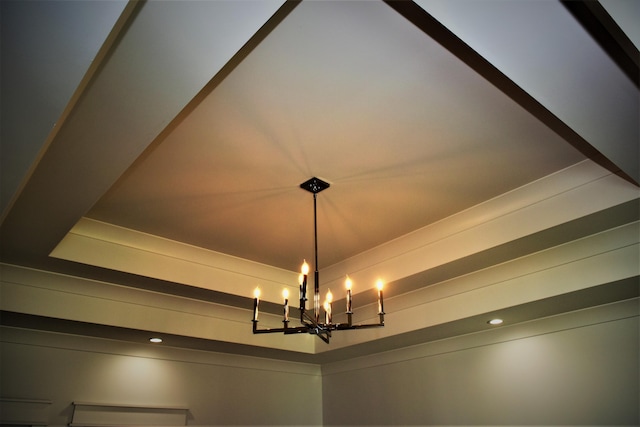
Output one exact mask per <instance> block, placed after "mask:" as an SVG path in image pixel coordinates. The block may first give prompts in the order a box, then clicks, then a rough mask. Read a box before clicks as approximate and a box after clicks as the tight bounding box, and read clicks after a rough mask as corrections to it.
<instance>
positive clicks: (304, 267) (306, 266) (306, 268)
mask: <svg viewBox="0 0 640 427" xmlns="http://www.w3.org/2000/svg"><path fill="white" fill-rule="evenodd" d="M301 270H302V274H304V275H305V276H307V275H308V274H309V264H307V261H306V260H305V261H304V262H303V263H302V269H301Z"/></svg>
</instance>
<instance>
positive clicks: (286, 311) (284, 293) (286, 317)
mask: <svg viewBox="0 0 640 427" xmlns="http://www.w3.org/2000/svg"><path fill="white" fill-rule="evenodd" d="M282 297H283V298H284V321H285V322H288V321H289V290H288V289H285V290H283V291H282Z"/></svg>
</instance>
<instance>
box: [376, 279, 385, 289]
mask: <svg viewBox="0 0 640 427" xmlns="http://www.w3.org/2000/svg"><path fill="white" fill-rule="evenodd" d="M376 286H377V287H378V290H379V291H381V290H382V288H383V287H384V284H383V283H382V280H378V283H376Z"/></svg>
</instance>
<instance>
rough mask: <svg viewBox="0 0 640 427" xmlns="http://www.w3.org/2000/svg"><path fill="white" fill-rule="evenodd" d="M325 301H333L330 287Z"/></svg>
mask: <svg viewBox="0 0 640 427" xmlns="http://www.w3.org/2000/svg"><path fill="white" fill-rule="evenodd" d="M327 302H328V303H329V304H331V303H332V302H333V294H332V293H331V289H329V291H328V292H327Z"/></svg>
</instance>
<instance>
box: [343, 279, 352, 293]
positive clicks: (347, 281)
mask: <svg viewBox="0 0 640 427" xmlns="http://www.w3.org/2000/svg"><path fill="white" fill-rule="evenodd" d="M344 285H345V286H346V287H347V290H349V289H351V285H352V283H351V279H350V278H349V276H347V279H346V280H345V281H344Z"/></svg>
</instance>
